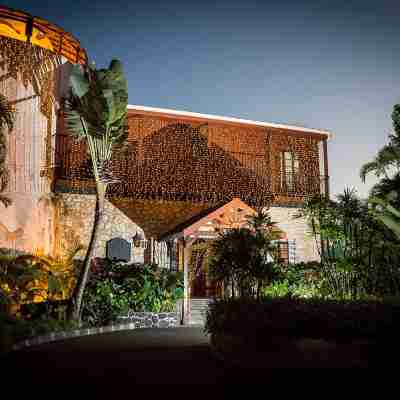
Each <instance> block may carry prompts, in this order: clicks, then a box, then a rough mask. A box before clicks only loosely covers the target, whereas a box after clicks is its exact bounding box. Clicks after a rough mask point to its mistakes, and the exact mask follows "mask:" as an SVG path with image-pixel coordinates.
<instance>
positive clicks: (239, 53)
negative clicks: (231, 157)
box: [2, 0, 400, 197]
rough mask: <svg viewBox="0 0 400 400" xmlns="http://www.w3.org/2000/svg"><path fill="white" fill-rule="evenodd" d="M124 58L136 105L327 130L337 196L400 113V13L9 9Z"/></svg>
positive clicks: (367, 5)
mask: <svg viewBox="0 0 400 400" xmlns="http://www.w3.org/2000/svg"><path fill="white" fill-rule="evenodd" d="M2 4H3V5H5V6H8V7H12V8H17V9H21V10H23V11H26V12H28V13H31V14H33V15H37V16H40V17H42V18H45V19H48V20H49V21H50V22H52V23H54V24H56V25H59V26H60V27H62V28H63V29H65V30H66V31H69V32H71V33H72V34H73V35H74V36H75V37H76V38H77V39H78V40H79V41H80V42H81V44H82V46H83V47H85V48H86V50H87V52H88V55H89V58H90V60H93V61H95V62H96V65H97V67H99V68H101V67H105V66H108V63H109V61H110V60H111V59H112V58H119V59H120V60H121V61H122V62H123V63H124V66H125V70H126V74H127V77H128V82H129V103H130V104H136V105H145V106H153V107H163V108H172V109H178V110H186V111H193V112H199V113H208V114H217V115H225V116H233V117H238V118H246V119H255V120H260V121H267V122H275V123H283V124H293V125H300V126H306V127H310V128H319V129H326V130H329V131H331V132H333V133H334V138H333V140H331V141H330V142H329V143H328V150H329V165H330V176H331V193H332V194H333V195H334V194H337V193H339V192H342V191H343V188H344V187H345V186H350V187H355V188H356V189H357V190H358V193H359V194H360V195H361V196H362V197H364V196H366V195H367V193H368V190H369V188H370V187H371V186H372V184H373V183H374V182H375V181H376V180H375V179H371V178H370V179H368V180H367V183H366V184H363V183H362V182H361V180H360V178H359V170H360V167H361V165H362V164H363V163H364V162H366V161H369V160H371V159H372V158H373V156H374V155H375V154H376V152H377V150H378V149H379V148H380V147H381V146H383V145H384V144H385V143H386V142H387V136H388V134H389V133H390V132H391V130H392V121H391V117H390V115H391V112H392V108H393V105H394V104H395V103H400V39H399V38H400V2H399V0H396V1H395V0H393V1H391V0H380V1H369V0H364V1H358V0H357V1H352V0H350V1H349V0H348V1H341V0H336V1H329V0H328V1H305V0H304V1H302V0H297V1H285V0H280V1H267V0H265V1H259V2H256V1H252V0H245V1H243V0H242V1H211V2H207V1H204V0H203V1H190V0H187V1H174V0H169V1H162V2H155V1H151V0H148V1H140V2H139V1H122V0H112V1H110V0H107V1H104V0H97V1H87V2H82V1H74V0H69V1H65V0H58V1H51V2H50V1H49V2H46V1H22V0H21V1H20V0H12V1H3V2H2Z"/></svg>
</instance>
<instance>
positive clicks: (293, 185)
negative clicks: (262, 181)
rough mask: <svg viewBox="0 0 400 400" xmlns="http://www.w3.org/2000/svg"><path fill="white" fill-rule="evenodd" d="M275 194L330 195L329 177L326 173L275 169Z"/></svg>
mask: <svg viewBox="0 0 400 400" xmlns="http://www.w3.org/2000/svg"><path fill="white" fill-rule="evenodd" d="M272 176H274V177H275V185H274V188H273V190H274V192H275V194H280V195H285V196H301V197H305V196H306V197H308V196H312V195H318V194H321V195H329V177H328V176H325V175H301V174H296V175H293V174H284V175H282V174H281V172H280V171H275V173H273V174H272Z"/></svg>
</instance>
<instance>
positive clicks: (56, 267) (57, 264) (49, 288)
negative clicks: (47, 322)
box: [0, 255, 74, 305]
mask: <svg viewBox="0 0 400 400" xmlns="http://www.w3.org/2000/svg"><path fill="white" fill-rule="evenodd" d="M72 269H73V267H72V265H71V266H68V265H66V264H63V263H62V262H61V261H59V260H54V259H52V258H50V257H41V256H35V255H21V256H17V257H11V256H0V304H8V305H10V304H15V305H19V304H21V303H29V302H33V301H35V299H37V297H38V296H39V297H41V298H42V301H45V300H47V299H53V298H55V297H57V296H59V297H60V296H61V297H63V296H65V295H66V292H67V291H68V290H67V286H68V283H69V280H70V278H71V274H73V273H74V271H72Z"/></svg>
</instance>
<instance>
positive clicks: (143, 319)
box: [117, 311, 179, 328]
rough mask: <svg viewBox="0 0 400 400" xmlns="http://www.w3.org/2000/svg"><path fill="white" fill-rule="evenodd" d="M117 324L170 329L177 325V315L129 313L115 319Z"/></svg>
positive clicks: (168, 313) (169, 313)
mask: <svg viewBox="0 0 400 400" xmlns="http://www.w3.org/2000/svg"><path fill="white" fill-rule="evenodd" d="M117 323H134V324H135V328H170V327H174V326H178V325H179V320H178V315H177V313H174V312H166V313H153V312H134V311H129V312H128V313H127V315H122V316H120V317H118V318H117Z"/></svg>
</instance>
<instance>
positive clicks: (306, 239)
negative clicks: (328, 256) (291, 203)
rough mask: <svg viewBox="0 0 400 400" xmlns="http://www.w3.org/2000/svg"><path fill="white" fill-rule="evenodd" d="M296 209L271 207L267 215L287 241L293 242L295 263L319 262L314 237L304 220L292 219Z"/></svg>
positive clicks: (296, 211)
mask: <svg viewBox="0 0 400 400" xmlns="http://www.w3.org/2000/svg"><path fill="white" fill-rule="evenodd" d="M298 211H299V208H298V207H281V206H279V207H278V206H272V207H270V208H269V215H270V216H271V218H272V221H275V222H276V223H277V226H278V227H279V228H280V229H282V230H283V231H284V232H285V233H286V234H287V239H288V240H290V241H295V262H307V261H319V259H320V258H319V254H318V249H317V245H316V243H315V240H314V237H312V236H311V234H310V232H309V231H310V228H309V226H308V224H307V221H306V220H305V219H304V218H294V217H295V215H296V214H297V213H298Z"/></svg>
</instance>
